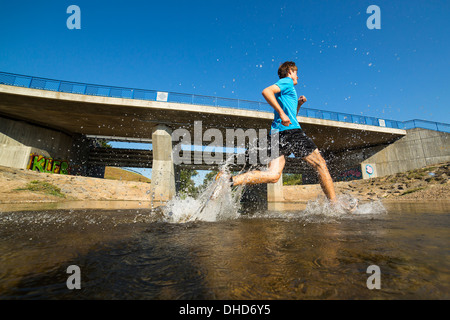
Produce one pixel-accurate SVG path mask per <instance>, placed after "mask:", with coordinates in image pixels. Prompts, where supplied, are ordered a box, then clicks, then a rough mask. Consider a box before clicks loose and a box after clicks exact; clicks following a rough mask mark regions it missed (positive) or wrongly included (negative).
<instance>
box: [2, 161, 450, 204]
mask: <svg viewBox="0 0 450 320" xmlns="http://www.w3.org/2000/svg"><path fill="white" fill-rule="evenodd" d="M449 176H450V162H449V163H443V164H439V165H434V166H429V167H425V168H422V169H418V170H413V171H409V172H405V173H399V174H396V175H392V176H386V177H381V178H373V179H369V180H354V181H349V182H336V183H335V188H336V193H337V194H350V195H352V196H354V197H357V198H358V199H360V200H362V201H365V200H369V201H370V200H395V201H402V200H407V201H414V200H420V201H423V200H450V184H449ZM0 184H1V186H2V188H1V189H0V204H14V203H21V204H24V203H30V204H32V203H46V202H50V203H52V202H58V203H60V202H69V201H70V202H76V201H143V202H151V201H152V199H151V184H150V183H148V182H140V181H123V180H110V179H100V178H88V177H80V176H70V175H59V174H50V173H39V172H35V171H30V170H23V169H14V168H8V167H3V166H0ZM283 193H284V199H285V201H286V202H297V201H298V202H306V201H308V200H313V199H316V198H317V197H319V196H321V195H322V191H321V188H320V186H319V185H299V186H284V187H283ZM154 200H157V199H154Z"/></svg>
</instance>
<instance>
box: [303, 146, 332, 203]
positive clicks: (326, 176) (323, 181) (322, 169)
mask: <svg viewBox="0 0 450 320" xmlns="http://www.w3.org/2000/svg"><path fill="white" fill-rule="evenodd" d="M304 159H305V161H306V162H307V163H308V164H309V165H311V166H312V167H313V168H314V169H316V171H317V173H318V174H319V182H320V186H321V187H322V190H323V192H324V193H325V195H326V196H327V198H328V199H329V200H330V201H331V202H336V193H335V191H334V185H333V179H331V175H330V172H329V171H328V167H327V163H326V162H325V159H324V158H323V157H322V155H321V154H320V152H319V150H318V149H316V150H314V151H313V152H312V153H311V154H310V155H309V156H306V157H305V158H304Z"/></svg>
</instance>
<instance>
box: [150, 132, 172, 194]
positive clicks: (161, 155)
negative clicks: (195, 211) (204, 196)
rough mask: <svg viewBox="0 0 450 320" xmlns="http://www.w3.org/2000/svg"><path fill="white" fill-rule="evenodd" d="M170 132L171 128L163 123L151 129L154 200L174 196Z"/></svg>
mask: <svg viewBox="0 0 450 320" xmlns="http://www.w3.org/2000/svg"><path fill="white" fill-rule="evenodd" d="M171 134H172V130H171V129H170V128H169V127H167V126H165V125H157V126H155V127H154V128H153V130H152V145H153V165H152V193H153V197H154V199H155V200H160V201H168V200H170V199H171V198H172V197H173V196H175V170H174V165H173V156H172V135H171Z"/></svg>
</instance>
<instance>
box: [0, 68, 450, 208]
mask: <svg viewBox="0 0 450 320" xmlns="http://www.w3.org/2000/svg"><path fill="white" fill-rule="evenodd" d="M2 75H3V77H2ZM24 79H25V80H24ZM1 83H3V84H1ZM52 86H53V87H52ZM108 90H109V91H108ZM174 101H175V102H174ZM230 105H231V107H230ZM302 112H303V116H299V117H298V120H299V122H300V124H301V126H302V128H303V129H304V130H305V131H306V133H307V134H308V135H309V136H311V137H312V138H313V140H314V141H315V143H316V145H317V146H318V147H319V148H320V149H321V151H322V152H323V154H324V156H325V158H326V159H327V161H328V162H329V165H330V171H331V172H332V175H334V176H336V175H338V174H339V172H342V170H345V169H349V168H352V167H355V166H357V167H359V166H361V163H363V162H364V161H365V160H367V159H370V157H372V156H373V155H375V154H377V153H379V152H380V151H381V150H383V149H385V148H386V147H387V146H389V145H390V144H392V143H394V142H395V141H397V140H399V139H402V138H404V137H405V136H406V135H407V132H408V131H407V129H408V128H407V127H406V125H405V124H406V123H404V122H397V121H391V120H385V119H378V118H369V117H361V116H355V115H345V114H340V113H333V112H327V111H321V110H314V109H306V108H304V109H303V110H302ZM311 113H313V116H316V117H320V118H313V117H311ZM272 119H273V112H272V111H270V106H268V105H265V104H261V103H259V102H251V101H244V100H230V99H221V98H216V97H203V96H194V95H183V94H175V93H167V92H155V91H146V90H137V89H129V88H114V87H105V86H98V85H88V84H77V83H70V82H63V81H58V80H51V79H41V78H32V77H26V76H18V75H11V74H5V73H0V153H1V156H0V165H6V166H12V167H19V168H26V167H27V166H28V165H29V161H30V154H36V155H41V156H44V157H48V158H53V159H66V160H67V159H68V161H69V163H70V167H71V169H72V171H71V172H72V173H74V174H82V175H93V174H94V171H95V168H96V167H98V166H103V167H104V166H105V165H115V166H130V167H131V166H132V167H151V168H152V185H153V192H154V193H155V195H156V197H157V198H158V197H159V198H160V199H161V200H167V199H169V198H171V197H172V196H173V195H174V193H175V176H176V170H177V169H179V168H181V167H183V166H184V167H189V168H196V169H213V168H217V166H218V163H211V159H209V158H208V157H211V154H210V153H204V152H203V153H202V152H201V151H200V152H199V151H194V152H192V154H191V157H192V160H193V161H192V162H191V164H190V165H185V164H183V165H180V166H178V165H177V164H176V163H175V165H174V161H173V154H172V148H173V144H174V143H175V142H173V141H172V132H174V130H177V129H183V130H184V131H185V132H186V133H188V134H190V135H191V136H192V137H194V136H195V134H196V132H195V130H196V126H195V124H196V122H197V124H198V123H199V122H201V125H202V130H203V132H204V131H206V130H208V129H211V128H214V129H216V130H217V131H216V132H220V133H221V134H222V136H223V137H225V136H226V134H227V130H228V132H229V130H237V129H243V130H248V129H254V130H263V129H269V128H270V124H271V122H272ZM436 125H440V126H441V127H442V126H443V128H444V129H447V128H448V125H446V124H436ZM438 130H439V128H438ZM440 131H445V130H440ZM203 132H202V133H201V137H203ZM197 133H198V132H197ZM440 134H442V135H444V136H446V135H448V134H447V133H441V132H440ZM95 138H107V139H108V140H118V141H120V140H122V141H124V140H125V141H135V142H137V141H141V142H150V143H152V146H153V149H152V150H147V151H145V150H125V151H124V150H118V149H101V148H98V147H97V148H93V146H92V141H93V139H95ZM445 141H448V140H445ZM192 143H194V141H192ZM209 143H210V142H203V139H202V141H200V144H203V145H208V144H209ZM445 143H448V142H445ZM246 146H248V142H247V144H246ZM447 151H448V150H447ZM444 153H445V152H444ZM447 153H448V152H447ZM444 156H445V155H444ZM196 157H197V158H198V157H200V160H198V159H197V161H196V160H195V159H196ZM218 157H219V158H220V157H221V154H220V152H218V154H215V157H214V158H215V159H218ZM222 158H223V159H224V158H225V156H224V155H223V156H222ZM241 167H242V166H241ZM235 168H236V169H238V168H239V166H236V167H235ZM378 171H380V170H378ZM286 172H302V173H303V174H304V176H305V177H306V178H309V179H310V182H315V176H314V175H313V174H312V173H311V172H310V171H309V168H308V167H306V166H305V164H304V163H303V162H302V161H301V160H300V159H293V158H289V159H288V161H287V166H286ZM362 173H363V175H364V171H363V172H362ZM94 175H95V174H94ZM370 176H374V175H373V174H371V175H370ZM277 188H278V189H279V188H280V183H279V185H278V186H273V187H271V190H269V198H272V199H276V198H277V196H272V197H271V196H270V193H272V194H276V192H277V191H276V189H277Z"/></svg>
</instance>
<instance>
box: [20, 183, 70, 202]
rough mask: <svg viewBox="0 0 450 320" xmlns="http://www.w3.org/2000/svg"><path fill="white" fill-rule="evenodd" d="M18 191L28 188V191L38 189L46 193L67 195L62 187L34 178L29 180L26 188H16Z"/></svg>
mask: <svg viewBox="0 0 450 320" xmlns="http://www.w3.org/2000/svg"><path fill="white" fill-rule="evenodd" d="M15 190H17V191H22V190H28V191H36V192H43V193H45V194H49V195H53V196H57V197H61V198H65V197H66V196H65V195H64V194H63V193H61V189H60V188H58V187H57V186H54V185H52V184H51V183H48V182H45V181H39V180H33V181H31V182H29V183H28V184H27V185H26V186H25V188H18V189H15Z"/></svg>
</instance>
